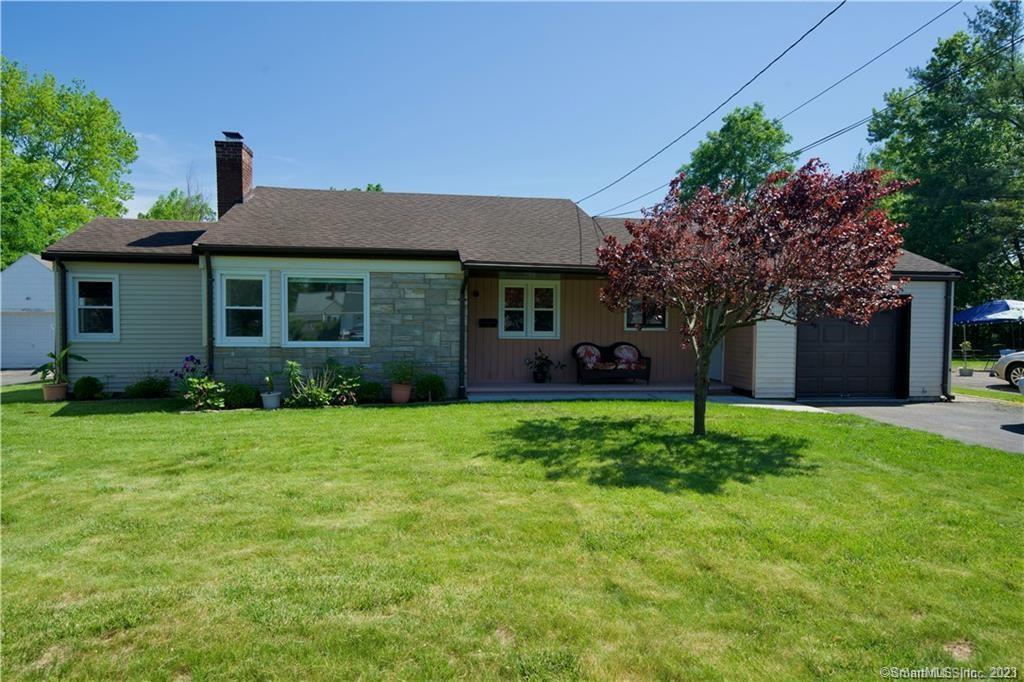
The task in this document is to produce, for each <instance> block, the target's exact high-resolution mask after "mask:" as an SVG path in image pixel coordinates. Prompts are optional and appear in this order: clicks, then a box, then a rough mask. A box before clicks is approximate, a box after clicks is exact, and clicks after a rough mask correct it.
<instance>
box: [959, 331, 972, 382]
mask: <svg viewBox="0 0 1024 682" xmlns="http://www.w3.org/2000/svg"><path fill="white" fill-rule="evenodd" d="M970 352H971V342H970V341H967V340H966V339H965V340H964V341H963V343H961V344H960V353H962V354H963V358H964V365H963V367H961V368H960V376H962V377H969V376H974V370H973V369H971V368H970V367H968V366H967V355H968V353H970Z"/></svg>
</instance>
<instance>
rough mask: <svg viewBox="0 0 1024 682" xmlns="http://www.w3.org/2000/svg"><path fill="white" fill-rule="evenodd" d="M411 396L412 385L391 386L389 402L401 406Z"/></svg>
mask: <svg viewBox="0 0 1024 682" xmlns="http://www.w3.org/2000/svg"><path fill="white" fill-rule="evenodd" d="M411 395H412V384H391V402H393V403H397V404H399V405H403V404H405V403H407V402H409V397H410V396H411Z"/></svg>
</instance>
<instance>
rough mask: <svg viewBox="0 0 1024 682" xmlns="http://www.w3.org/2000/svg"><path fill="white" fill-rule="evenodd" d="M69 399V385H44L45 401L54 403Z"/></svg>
mask: <svg viewBox="0 0 1024 682" xmlns="http://www.w3.org/2000/svg"><path fill="white" fill-rule="evenodd" d="M67 399H68V385H67V384H43V400H44V401H46V402H48V403H52V402H54V401H56V400H67Z"/></svg>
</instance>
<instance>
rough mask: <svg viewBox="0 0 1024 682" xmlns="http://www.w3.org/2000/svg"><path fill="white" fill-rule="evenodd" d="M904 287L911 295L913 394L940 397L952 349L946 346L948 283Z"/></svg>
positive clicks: (910, 284)
mask: <svg viewBox="0 0 1024 682" xmlns="http://www.w3.org/2000/svg"><path fill="white" fill-rule="evenodd" d="M903 291H904V292H905V293H908V294H910V296H911V303H910V381H909V389H910V390H909V392H908V393H909V397H910V398H911V400H913V399H918V400H920V399H927V398H937V397H939V396H941V395H942V374H943V372H944V371H945V360H946V355H947V354H948V353H949V348H946V347H944V345H945V343H946V339H947V336H946V329H945V324H946V310H945V307H946V283H945V282H908V283H907V284H906V285H905V286H904V287H903ZM948 338H951V337H948Z"/></svg>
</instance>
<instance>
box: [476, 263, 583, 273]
mask: <svg viewBox="0 0 1024 682" xmlns="http://www.w3.org/2000/svg"><path fill="white" fill-rule="evenodd" d="M463 265H464V266H465V267H466V268H467V269H472V270H478V271H494V272H497V271H500V270H520V271H528V272H566V273H581V274H588V275H590V274H593V275H599V274H601V270H600V268H598V267H597V266H596V265H551V264H548V263H492V262H483V261H465V262H464V263H463Z"/></svg>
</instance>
